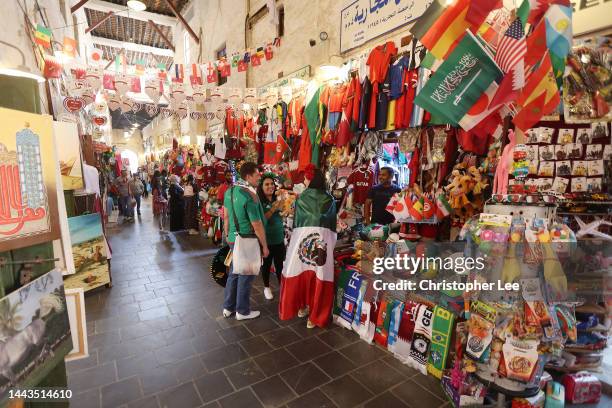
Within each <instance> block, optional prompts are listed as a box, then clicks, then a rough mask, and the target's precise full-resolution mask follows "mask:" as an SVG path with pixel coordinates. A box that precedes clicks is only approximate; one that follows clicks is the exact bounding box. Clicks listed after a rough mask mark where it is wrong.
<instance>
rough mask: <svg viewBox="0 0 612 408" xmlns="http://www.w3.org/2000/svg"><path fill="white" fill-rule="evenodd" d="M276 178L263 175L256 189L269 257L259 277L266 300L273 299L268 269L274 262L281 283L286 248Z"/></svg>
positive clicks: (264, 262)
mask: <svg viewBox="0 0 612 408" xmlns="http://www.w3.org/2000/svg"><path fill="white" fill-rule="evenodd" d="M275 180H276V177H275V176H274V175H273V174H264V175H263V177H262V178H261V182H260V183H259V187H258V188H257V196H258V198H259V201H260V202H261V205H262V207H263V210H264V216H265V217H266V220H267V222H266V241H267V242H268V248H269V249H270V255H268V256H267V257H266V258H264V261H263V265H262V266H261V277H262V278H263V283H264V296H265V297H266V299H268V300H272V299H274V295H273V294H272V289H270V268H271V267H272V263H273V262H274V272H275V273H276V277H277V279H278V285H279V287H280V283H281V273H282V271H283V262H284V261H285V255H286V251H287V249H286V247H285V242H284V238H285V236H284V234H285V229H284V226H283V219H282V218H281V216H280V208H281V201H278V200H276V184H275Z"/></svg>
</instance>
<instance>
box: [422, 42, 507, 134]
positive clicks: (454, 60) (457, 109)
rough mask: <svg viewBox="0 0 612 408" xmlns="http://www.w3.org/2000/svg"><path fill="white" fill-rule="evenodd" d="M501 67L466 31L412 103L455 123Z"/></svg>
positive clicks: (488, 84) (498, 75)
mask: <svg viewBox="0 0 612 408" xmlns="http://www.w3.org/2000/svg"><path fill="white" fill-rule="evenodd" d="M501 76H502V71H501V70H500V69H499V67H498V66H497V65H496V64H495V62H494V61H493V59H492V58H491V56H490V55H489V53H487V52H486V51H485V49H484V48H483V46H482V45H481V44H480V42H479V41H478V40H477V39H476V37H475V36H474V35H473V34H472V33H471V32H469V31H467V35H465V36H464V37H463V40H461V42H460V43H459V44H458V45H457V47H456V48H455V49H454V50H453V52H452V53H451V54H450V55H449V56H448V58H447V59H446V60H445V61H444V62H443V63H442V65H440V67H439V68H438V70H437V71H436V72H435V73H434V74H433V75H432V76H431V78H429V80H428V81H427V83H426V84H425V86H424V87H423V89H422V90H421V91H420V92H419V93H418V95H417V96H416V98H415V100H414V103H415V104H417V105H419V106H421V107H422V108H423V109H425V110H426V111H428V112H430V113H431V114H432V115H434V114H435V115H437V116H442V117H444V118H446V119H447V120H448V123H451V124H458V123H459V121H460V120H461V119H462V118H463V117H464V116H465V115H466V113H468V111H469V110H470V108H471V107H472V106H473V105H474V104H475V103H476V102H477V101H478V99H479V98H480V96H481V95H482V93H483V92H484V91H485V90H487V88H488V87H489V86H490V85H491V84H492V83H493V82H494V81H496V80H499V79H500V78H501Z"/></svg>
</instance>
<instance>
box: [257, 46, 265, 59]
mask: <svg viewBox="0 0 612 408" xmlns="http://www.w3.org/2000/svg"><path fill="white" fill-rule="evenodd" d="M257 56H258V57H259V58H264V57H265V56H266V54H265V52H264V47H258V48H257Z"/></svg>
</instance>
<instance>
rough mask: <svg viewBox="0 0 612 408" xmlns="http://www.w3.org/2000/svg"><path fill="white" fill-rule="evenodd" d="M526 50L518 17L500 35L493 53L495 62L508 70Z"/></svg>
mask: <svg viewBox="0 0 612 408" xmlns="http://www.w3.org/2000/svg"><path fill="white" fill-rule="evenodd" d="M526 52H527V45H526V43H525V32H524V30H523V24H522V23H521V20H520V19H518V18H517V19H516V20H514V22H513V23H512V24H510V27H508V30H507V31H506V33H505V34H504V36H503V37H502V39H501V40H500V42H499V46H498V47H497V53H496V54H495V62H496V63H497V65H499V67H500V68H501V69H502V70H503V71H504V72H510V70H511V69H512V68H513V67H514V66H515V65H516V64H517V63H518V62H519V61H521V60H522V59H523V57H524V56H525V53H526Z"/></svg>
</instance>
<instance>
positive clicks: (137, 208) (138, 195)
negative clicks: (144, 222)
mask: <svg viewBox="0 0 612 408" xmlns="http://www.w3.org/2000/svg"><path fill="white" fill-rule="evenodd" d="M140 197H141V195H140V194H134V199H136V212H138V215H140Z"/></svg>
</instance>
